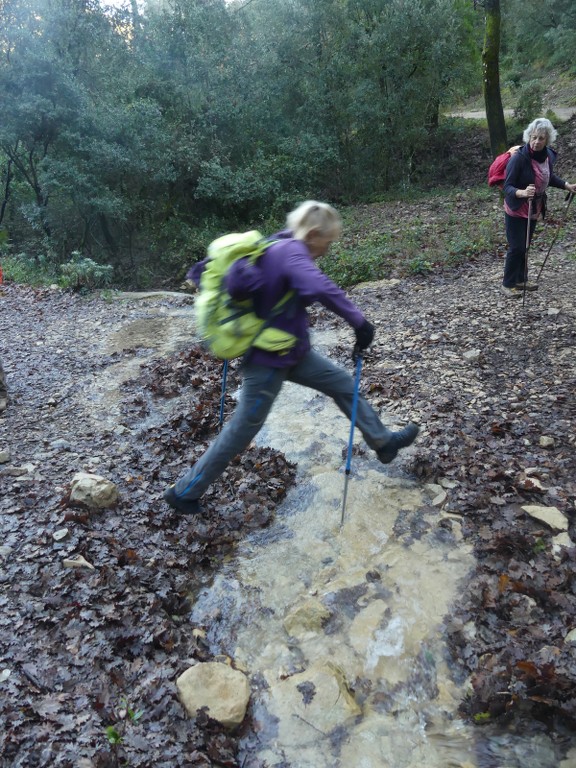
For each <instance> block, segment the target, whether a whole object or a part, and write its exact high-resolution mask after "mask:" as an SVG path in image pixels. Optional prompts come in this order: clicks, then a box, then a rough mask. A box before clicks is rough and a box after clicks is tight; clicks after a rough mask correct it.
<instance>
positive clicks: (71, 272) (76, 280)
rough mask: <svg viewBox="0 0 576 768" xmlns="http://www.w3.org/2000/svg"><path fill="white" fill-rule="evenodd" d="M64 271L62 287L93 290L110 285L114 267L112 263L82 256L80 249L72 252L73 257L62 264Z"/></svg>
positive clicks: (60, 283)
mask: <svg viewBox="0 0 576 768" xmlns="http://www.w3.org/2000/svg"><path fill="white" fill-rule="evenodd" d="M60 271H61V273H62V275H61V277H60V279H59V280H58V284H59V285H60V287H61V288H70V289H72V290H73V291H93V290H94V289H95V288H104V287H105V286H107V285H110V283H111V281H112V273H113V272H114V267H112V266H111V265H110V264H97V263H96V262H95V261H93V259H90V258H88V257H87V256H82V254H81V253H80V252H79V251H73V252H72V258H71V259H70V261H69V262H67V263H66V264H61V266H60Z"/></svg>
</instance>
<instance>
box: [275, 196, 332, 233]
mask: <svg viewBox="0 0 576 768" xmlns="http://www.w3.org/2000/svg"><path fill="white" fill-rule="evenodd" d="M286 226H287V227H288V229H289V230H290V231H291V232H292V237H293V238H294V239H295V240H306V237H307V236H308V235H309V234H310V232H311V231H312V230H316V231H317V232H318V234H319V235H322V236H330V235H336V236H337V235H339V234H340V231H341V229H342V220H341V219H340V214H339V213H338V211H336V210H335V209H334V208H332V206H331V205H328V203H317V202H316V200H307V201H306V202H305V203H300V205H299V206H298V207H297V208H295V209H294V210H293V211H292V212H291V213H289V214H288V216H287V217H286Z"/></svg>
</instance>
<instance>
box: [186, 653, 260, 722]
mask: <svg viewBox="0 0 576 768" xmlns="http://www.w3.org/2000/svg"><path fill="white" fill-rule="evenodd" d="M176 687H177V689H178V696H179V698H180V701H181V702H182V704H183V706H184V707H185V709H186V711H187V712H188V714H189V715H190V717H196V712H197V711H198V710H199V709H201V708H202V707H207V708H208V714H209V715H210V717H211V718H213V719H214V720H217V721H218V722H219V723H221V724H222V725H223V726H225V727H226V728H234V727H235V726H237V725H240V723H241V722H242V720H244V717H245V715H246V709H247V708H248V702H249V701H250V686H249V684H248V679H247V677H246V675H244V674H243V673H242V672H239V671H238V670H237V669H233V668H232V667H229V666H228V665H227V664H220V663H219V662H216V661H208V662H203V663H201V664H196V665H195V666H194V667H189V668H188V669H187V670H186V671H185V672H183V673H182V674H181V675H180V677H178V679H177V680H176Z"/></svg>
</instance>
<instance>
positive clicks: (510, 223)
mask: <svg viewBox="0 0 576 768" xmlns="http://www.w3.org/2000/svg"><path fill="white" fill-rule="evenodd" d="M557 135H558V134H557V132H556V130H555V129H554V126H553V125H552V123H551V122H550V120H547V119H546V118H545V117H539V118H537V119H536V120H533V121H532V122H531V123H530V125H529V126H528V127H527V128H526V130H525V131H524V136H523V138H524V141H525V142H526V143H525V145H524V146H523V147H520V149H518V151H517V152H515V153H514V154H513V155H512V157H511V158H510V160H509V161H508V165H507V166H506V180H505V182H504V218H505V221H506V238H507V240H508V251H507V253H506V262H505V265H504V279H503V281H502V292H503V293H504V295H505V296H506V297H508V298H519V297H520V296H522V293H523V291H524V290H527V291H535V290H537V288H538V285H537V284H536V283H529V282H527V280H528V264H527V262H526V235H527V234H528V238H529V239H528V244H530V242H531V241H532V236H533V234H534V229H535V227H536V220H537V219H538V217H539V216H540V215H542V218H544V216H545V214H546V189H547V188H548V187H549V186H551V187H557V188H558V189H566V190H568V191H569V192H572V193H574V192H576V184H569V183H568V182H567V181H564V180H563V179H561V178H560V177H559V176H556V174H555V173H554V163H555V162H556V152H555V151H554V150H553V149H552V148H551V147H550V146H549V144H552V143H553V142H554V141H555V140H556V136H557ZM529 212H530V222H529V223H528V215H529ZM528 226H529V227H530V231H529V233H528V232H527V227H528Z"/></svg>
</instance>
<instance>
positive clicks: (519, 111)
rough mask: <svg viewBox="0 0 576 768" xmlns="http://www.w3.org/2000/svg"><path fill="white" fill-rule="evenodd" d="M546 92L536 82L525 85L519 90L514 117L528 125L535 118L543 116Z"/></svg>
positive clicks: (532, 81) (531, 81)
mask: <svg viewBox="0 0 576 768" xmlns="http://www.w3.org/2000/svg"><path fill="white" fill-rule="evenodd" d="M543 103H544V91H543V89H542V86H541V85H540V84H539V83H538V82H536V81H535V80H530V81H528V82H527V83H524V84H522V85H521V86H520V88H519V89H518V95H517V102H516V107H515V108H514V117H515V118H516V120H518V121H519V122H521V123H523V124H525V125H528V123H530V122H531V121H532V120H534V118H535V117H538V116H539V115H541V114H542V105H543Z"/></svg>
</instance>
